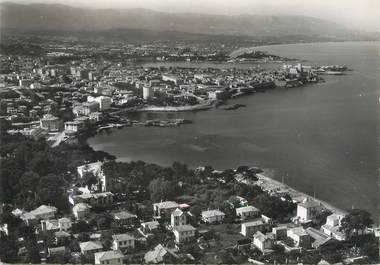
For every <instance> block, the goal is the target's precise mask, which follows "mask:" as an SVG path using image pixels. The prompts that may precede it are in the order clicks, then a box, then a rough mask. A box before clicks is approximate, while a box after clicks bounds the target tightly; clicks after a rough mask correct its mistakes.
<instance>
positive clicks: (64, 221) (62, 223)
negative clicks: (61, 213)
mask: <svg viewBox="0 0 380 265" xmlns="http://www.w3.org/2000/svg"><path fill="white" fill-rule="evenodd" d="M71 225H72V222H71V220H70V219H68V218H65V217H64V218H60V219H58V227H59V230H61V231H68V230H70V229H71Z"/></svg>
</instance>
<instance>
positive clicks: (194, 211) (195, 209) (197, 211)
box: [190, 205, 202, 221]
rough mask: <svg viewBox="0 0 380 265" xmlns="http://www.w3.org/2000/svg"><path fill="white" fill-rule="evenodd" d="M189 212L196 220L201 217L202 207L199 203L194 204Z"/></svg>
mask: <svg viewBox="0 0 380 265" xmlns="http://www.w3.org/2000/svg"><path fill="white" fill-rule="evenodd" d="M190 212H191V213H192V214H193V216H194V218H195V220H196V221H198V220H199V219H200V217H201V213H202V208H201V207H200V206H199V205H194V206H192V207H191V208H190Z"/></svg>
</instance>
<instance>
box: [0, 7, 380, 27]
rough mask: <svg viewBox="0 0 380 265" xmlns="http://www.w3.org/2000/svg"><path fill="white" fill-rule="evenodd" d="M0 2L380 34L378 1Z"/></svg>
mask: <svg viewBox="0 0 380 265" xmlns="http://www.w3.org/2000/svg"><path fill="white" fill-rule="evenodd" d="M0 2H13V3H19V4H30V3H45V4H64V5H69V6H74V7H88V8H116V9H117V8H146V9H152V10H156V11H163V12H170V13H200V14H217V15H242V14H252V15H255V14H267V15H269V14H272V15H297V16H309V17H315V18H320V19H326V20H330V21H333V22H336V23H339V24H342V25H344V26H347V27H350V28H356V29H361V30H367V31H380V1H377V0H364V1H356V0H331V1H325V0H323V1H322V0H319V1H315V0H314V1H313V0H266V1H262V0H235V1H228V0H218V1H215V0H214V1H210V0H203V1H202V0H160V1H157V0H139V1H132V0H124V1H123V0H108V1H103V0H13V1H4V0H0Z"/></svg>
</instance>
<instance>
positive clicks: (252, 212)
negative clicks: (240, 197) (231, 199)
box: [236, 206, 260, 220]
mask: <svg viewBox="0 0 380 265" xmlns="http://www.w3.org/2000/svg"><path fill="white" fill-rule="evenodd" d="M259 215H260V211H259V210H258V209H256V208H255V207H253V206H245V207H239V208H236V216H238V217H240V218H241V219H242V220H245V219H249V218H253V217H258V216H259Z"/></svg>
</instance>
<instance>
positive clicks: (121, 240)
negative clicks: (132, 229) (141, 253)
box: [112, 234, 135, 250]
mask: <svg viewBox="0 0 380 265" xmlns="http://www.w3.org/2000/svg"><path fill="white" fill-rule="evenodd" d="M112 239H113V242H112V249H113V250H125V249H128V248H130V249H133V248H135V238H134V237H133V236H130V235H128V234H118V235H113V236H112Z"/></svg>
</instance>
